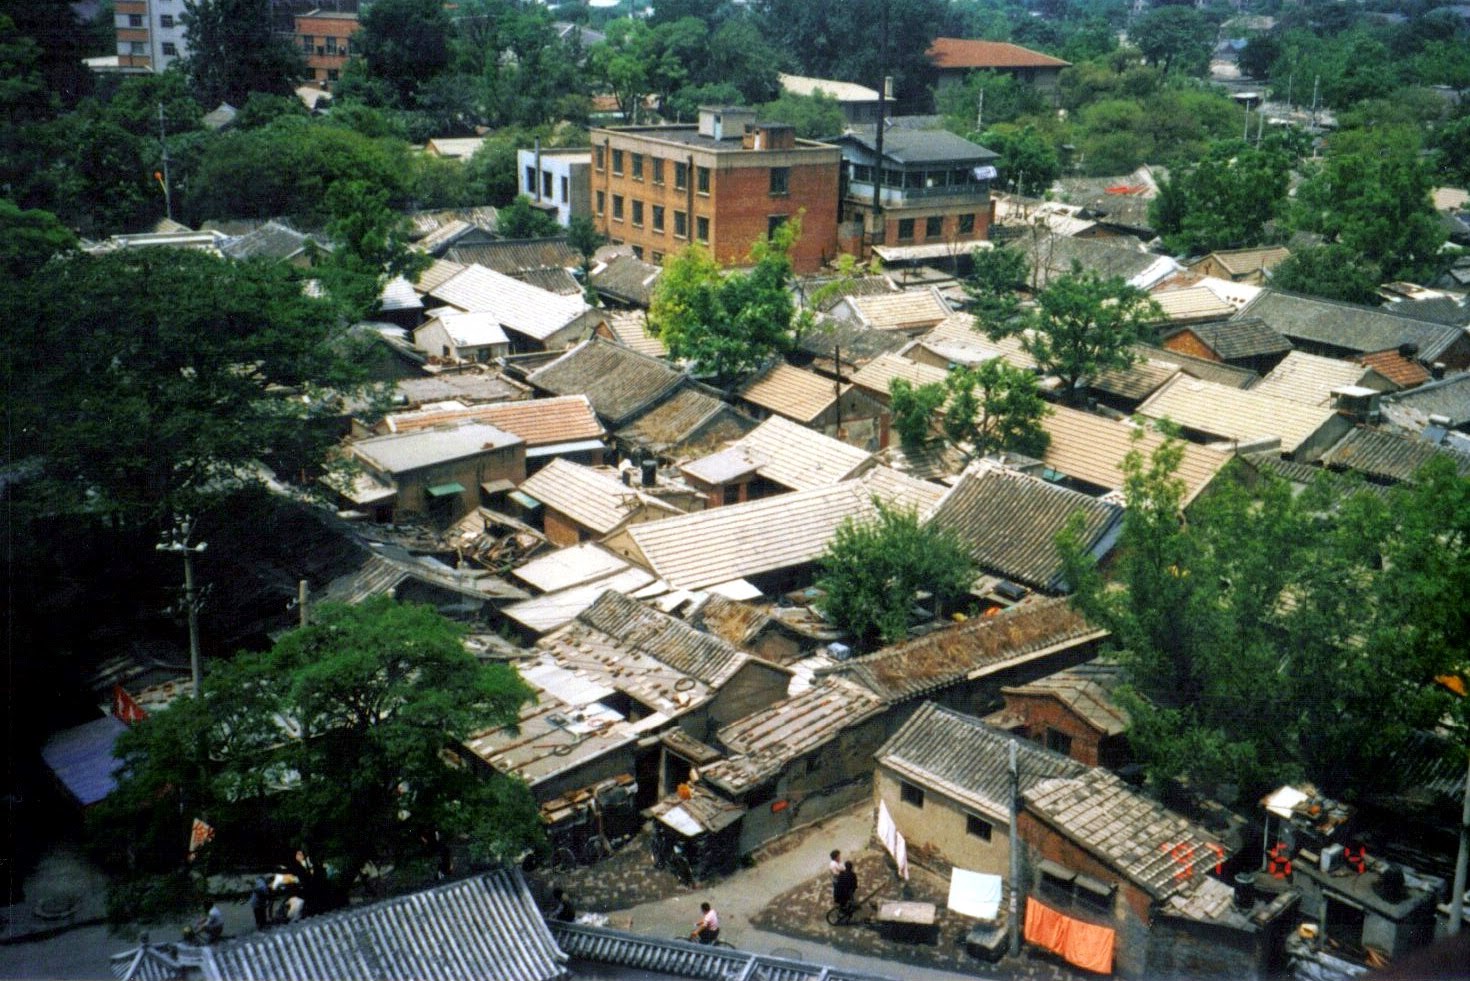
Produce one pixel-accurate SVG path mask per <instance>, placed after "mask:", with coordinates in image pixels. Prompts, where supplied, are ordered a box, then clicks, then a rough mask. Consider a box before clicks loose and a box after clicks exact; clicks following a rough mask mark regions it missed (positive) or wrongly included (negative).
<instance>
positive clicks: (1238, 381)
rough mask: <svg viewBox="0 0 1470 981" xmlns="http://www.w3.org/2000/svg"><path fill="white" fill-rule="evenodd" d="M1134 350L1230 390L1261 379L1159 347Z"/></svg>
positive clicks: (1192, 376) (1234, 368) (1239, 369)
mask: <svg viewBox="0 0 1470 981" xmlns="http://www.w3.org/2000/svg"><path fill="white" fill-rule="evenodd" d="M1134 349H1135V350H1136V351H1138V353H1139V354H1141V355H1143V356H1144V357H1145V358H1148V359H1149V360H1150V361H1166V362H1168V363H1169V364H1176V365H1178V366H1179V368H1180V370H1181V371H1183V372H1184V373H1185V374H1186V375H1189V376H1190V377H1191V378H1198V379H1199V380H1200V381H1208V382H1214V383H1215V384H1217V385H1229V386H1230V387H1231V388H1250V387H1251V386H1252V385H1254V384H1255V383H1256V382H1257V381H1259V380H1260V378H1261V376H1260V375H1258V374H1256V373H1255V372H1254V371H1251V370H1250V369H1249V368H1237V367H1236V366H1235V365H1232V364H1221V363H1220V362H1218V361H1206V360H1205V359H1204V358H1196V357H1195V356H1194V355H1192V354H1181V353H1180V352H1178V351H1166V350H1165V349H1163V348H1161V347H1152V346H1150V345H1147V344H1138V345H1135V346H1134Z"/></svg>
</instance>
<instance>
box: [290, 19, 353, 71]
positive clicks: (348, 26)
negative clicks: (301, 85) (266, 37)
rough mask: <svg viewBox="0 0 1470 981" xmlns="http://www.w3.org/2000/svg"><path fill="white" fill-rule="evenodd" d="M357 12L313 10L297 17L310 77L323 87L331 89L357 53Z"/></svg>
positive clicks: (302, 50) (299, 36) (298, 40)
mask: <svg viewBox="0 0 1470 981" xmlns="http://www.w3.org/2000/svg"><path fill="white" fill-rule="evenodd" d="M357 28H358V23H357V14H356V13H347V12H341V11H336V10H312V11H308V12H307V13H304V14H297V15H296V45H297V47H299V48H300V49H301V53H302V55H304V56H305V57H306V72H307V77H308V78H310V79H311V81H312V84H314V85H316V86H317V87H319V88H323V89H327V90H328V91H330V90H331V88H332V86H333V85H334V84H336V82H337V80H338V79H339V78H340V77H341V75H342V67H343V66H344V65H346V64H347V59H348V58H350V57H351V56H352V54H353V50H352V36H353V35H354V34H356V33H357Z"/></svg>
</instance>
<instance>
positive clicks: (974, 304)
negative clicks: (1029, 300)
mask: <svg viewBox="0 0 1470 981" xmlns="http://www.w3.org/2000/svg"><path fill="white" fill-rule="evenodd" d="M970 261H971V263H972V267H971V270H970V275H969V277H968V278H967V279H966V280H965V293H966V294H967V295H968V296H969V297H970V307H971V309H973V310H974V311H975V320H976V322H977V324H979V325H981V329H988V327H989V326H991V325H999V324H1007V323H1010V322H1011V321H1013V320H1014V319H1015V318H1016V315H1017V314H1018V313H1020V310H1021V301H1020V297H1019V296H1017V294H1016V291H1017V290H1019V289H1020V288H1021V287H1022V286H1024V285H1025V284H1026V279H1027V274H1028V273H1029V271H1030V264H1029V262H1028V261H1027V259H1026V255H1025V253H1023V252H1020V251H1018V250H1016V249H1013V248H1011V247H1010V246H1008V245H1005V244H998V245H994V246H992V247H991V248H988V249H978V248H977V249H975V250H974V251H973V252H971V253H970Z"/></svg>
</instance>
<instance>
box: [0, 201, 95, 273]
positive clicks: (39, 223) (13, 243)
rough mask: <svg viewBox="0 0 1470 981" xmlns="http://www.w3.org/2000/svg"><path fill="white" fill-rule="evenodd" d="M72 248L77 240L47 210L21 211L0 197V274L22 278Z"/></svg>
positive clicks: (69, 230)
mask: <svg viewBox="0 0 1470 981" xmlns="http://www.w3.org/2000/svg"><path fill="white" fill-rule="evenodd" d="M76 247H77V237H76V236H75V235H73V234H72V232H71V229H69V228H67V227H66V226H65V225H63V224H62V223H61V222H59V221H57V220H56V216H55V215H53V214H51V213H50V212H49V211H38V210H34V209H33V210H29V211H25V210H22V209H20V208H18V207H16V206H15V204H14V203H13V202H11V201H7V200H5V199H4V198H0V272H3V273H4V274H5V275H6V276H7V277H9V278H10V279H12V280H21V279H25V278H26V277H27V276H29V275H31V274H32V273H34V272H35V271H36V270H38V269H40V268H41V267H42V266H44V265H45V264H46V263H47V262H49V261H51V260H52V259H53V258H55V257H56V256H59V255H65V254H66V253H69V252H71V251H72V250H73V249H75V248H76Z"/></svg>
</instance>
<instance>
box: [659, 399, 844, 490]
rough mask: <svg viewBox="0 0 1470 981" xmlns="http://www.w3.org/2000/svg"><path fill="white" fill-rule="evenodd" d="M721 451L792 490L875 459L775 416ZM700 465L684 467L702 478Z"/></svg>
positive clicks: (834, 478) (840, 476) (833, 479)
mask: <svg viewBox="0 0 1470 981" xmlns="http://www.w3.org/2000/svg"><path fill="white" fill-rule="evenodd" d="M721 452H722V453H730V452H734V453H737V454H739V455H740V456H741V457H743V458H744V460H745V461H747V463H748V467H749V469H750V470H754V471H755V472H756V473H758V474H759V475H760V476H762V477H765V478H766V479H767V480H771V481H775V482H776V483H778V484H780V485H781V486H782V487H786V488H789V489H790V490H809V489H811V488H813V487H825V486H827V485H828V484H835V483H838V482H839V481H842V480H846V479H847V478H849V477H851V476H853V474H854V473H855V472H857V471H859V470H861V469H862V468H863V467H865V466H866V465H867V463H868V461H869V460H871V459H872V454H871V453H869V452H867V451H866V450H862V449H859V448H857V447H856V446H850V445H848V444H847V443H844V442H842V440H840V439H833V438H832V437H831V436H827V435H824V434H822V433H819V432H817V431H816V430H814V429H808V428H806V427H805V426H799V425H797V424H796V423H794V422H791V421H789V420H787V419H783V418H781V417H780V416H771V417H770V418H769V419H767V420H766V421H765V422H763V423H761V424H760V425H759V426H756V427H755V428H754V429H752V430H751V431H750V432H749V433H747V434H746V435H745V436H743V437H741V438H740V439H739V440H737V441H736V442H735V443H732V444H731V445H730V446H729V447H728V448H727V449H725V450H722V451H721ZM699 464H700V461H699V460H694V461H692V462H690V463H687V464H685V465H684V467H683V469H685V470H686V471H688V472H689V473H691V474H693V475H694V476H695V477H701V473H700V470H699ZM743 472H749V471H748V470H744V471H743ZM705 479H707V478H705ZM709 482H711V483H723V481H721V480H711V481H709Z"/></svg>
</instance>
